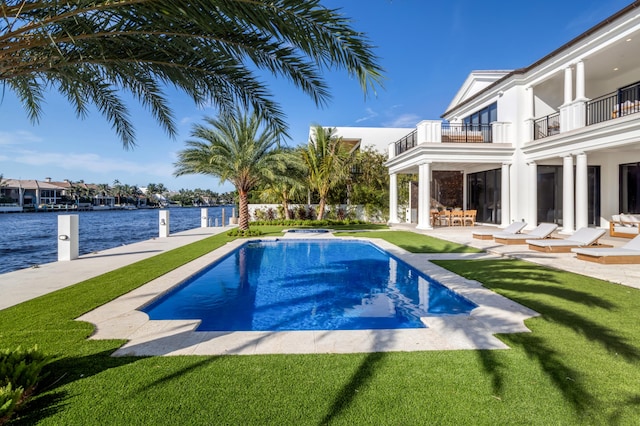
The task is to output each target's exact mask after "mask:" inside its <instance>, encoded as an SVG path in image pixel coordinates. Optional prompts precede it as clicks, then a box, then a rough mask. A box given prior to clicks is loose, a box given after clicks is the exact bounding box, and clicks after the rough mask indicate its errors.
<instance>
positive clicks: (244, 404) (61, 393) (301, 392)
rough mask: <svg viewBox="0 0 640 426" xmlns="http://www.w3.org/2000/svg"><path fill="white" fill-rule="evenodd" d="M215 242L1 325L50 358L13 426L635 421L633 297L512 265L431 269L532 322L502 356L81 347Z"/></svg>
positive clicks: (637, 349)
mask: <svg viewBox="0 0 640 426" xmlns="http://www.w3.org/2000/svg"><path fill="white" fill-rule="evenodd" d="M388 234H390V235H391V234H393V232H388ZM367 235H371V233H367ZM416 237H420V238H417V242H414V243H413V244H414V245H416V246H422V243H421V241H422V238H421V237H422V236H419V235H416ZM405 238H406V239H408V240H410V238H408V237H405ZM227 239H228V237H226V236H224V235H223V236H216V237H212V238H209V239H207V240H204V241H201V242H199V243H195V244H193V245H191V246H186V247H183V248H181V249H177V250H174V251H172V252H168V253H164V254H161V255H159V256H156V257H154V258H151V259H147V260H145V261H141V262H138V263H136V264H134V265H131V266H128V267H126V268H122V269H120V270H118V271H114V272H111V273H109V274H105V275H103V276H102V277H98V278H95V279H92V280H88V281H86V282H84V283H81V284H78V285H76V286H73V287H70V288H67V289H64V290H61V291H58V292H56V293H52V294H50V295H46V296H43V297H41V298H39V299H37V300H33V301H30V302H26V303H23V304H21V305H19V306H16V307H13V308H9V309H6V310H3V311H0V341H1V342H2V346H6V347H12V346H17V345H18V344H22V345H23V346H25V345H32V344H34V343H38V344H39V346H40V347H41V348H42V349H43V350H44V351H45V352H48V353H52V354H55V355H57V356H58V360H57V362H55V363H54V364H53V365H51V366H50V368H49V376H48V377H47V378H46V380H45V382H44V383H42V386H41V389H40V391H41V393H40V394H39V395H38V396H37V397H36V398H35V399H34V400H32V401H31V402H30V403H29V404H28V406H27V410H26V411H24V412H22V413H21V415H22V417H21V418H18V419H16V420H15V421H14V422H13V424H34V423H39V424H55V425H62V424H64V425H85V424H94V423H95V422H98V423H99V424H101V425H124V424H126V425H129V424H140V425H175V424H190V425H209V424H243V425H244V424H256V425H266V424H274V425H290V424H295V425H307V424H309V425H318V424H338V425H354V424H372V425H378V424H394V425H395V424H407V425H409V424H410V425H423V424H447V425H448V424H451V425H454V424H455V425H460V424H486V425H496V424H499V425H509V424H513V425H520V424H527V425H530V424H532V425H550V424H554V425H556V424H557V425H573V424H597V425H604V424H621V425H625V424H629V425H631V424H637V421H638V419H639V418H640V390H639V389H640V388H639V386H638V384H639V383H640V368H639V367H640V365H639V364H640V327H638V322H637V321H638V314H637V309H638V306H640V291H637V290H635V289H631V288H627V287H623V286H618V285H613V284H610V283H607V282H603V281H600V280H596V279H591V278H587V277H582V276H578V275H575V274H571V273H565V272H559V271H555V270H551V269H545V268H542V267H539V266H535V265H532V264H529V263H526V262H521V261H511V260H483V261H440V262H437V263H438V264H440V265H442V266H444V267H446V268H449V269H451V270H454V271H455V272H457V273H460V274H462V275H465V276H467V277H469V278H472V279H476V280H478V281H481V282H483V283H484V284H485V285H486V286H487V287H489V288H492V289H493V290H495V291H497V292H500V293H502V294H504V295H507V296H508V297H510V298H512V299H514V300H517V301H518V302H520V303H523V304H525V305H527V306H529V307H531V308H533V309H535V310H537V311H538V312H540V313H541V314H542V316H541V317H539V318H535V319H532V320H529V321H528V322H527V325H528V326H529V327H530V328H531V329H532V331H533V332H532V333H522V334H513V335H503V336H501V338H502V339H503V340H504V341H505V342H506V343H507V344H508V345H509V346H511V347H512V349H510V350H501V351H437V352H415V353H373V354H350V355H270V356H211V357H204V356H199V357H195V356H179V357H149V358H134V357H128V358H112V357H110V356H109V354H110V353H112V352H113V351H114V350H115V349H116V348H118V347H119V345H120V344H121V343H122V342H121V341H89V340H86V337H87V336H88V335H89V334H90V333H91V332H92V327H91V326H90V325H89V324H83V323H78V322H76V321H73V318H75V317H77V316H79V315H81V314H82V313H84V312H86V311H88V310H90V309H92V308H93V307H95V306H97V305H100V304H102V303H104V302H106V301H108V300H110V299H112V298H114V297H116V296H117V295H119V294H122V293H123V292H126V291H128V289H130V288H133V287H136V286H138V285H140V284H142V283H143V282H146V281H149V280H150V279H152V278H153V277H155V276H158V275H160V274H162V273H164V272H166V271H167V270H169V269H171V268H173V267H175V266H177V265H178V264H180V263H183V262H185V261H186V260H187V259H190V258H194V257H197V256H198V255H200V254H202V253H203V252H206V251H208V250H210V249H213V248H215V247H217V246H219V245H221V244H224V243H225V242H226V241H227Z"/></svg>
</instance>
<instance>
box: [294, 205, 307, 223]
mask: <svg viewBox="0 0 640 426" xmlns="http://www.w3.org/2000/svg"><path fill="white" fill-rule="evenodd" d="M296 219H298V220H306V219H307V207H306V206H303V205H299V206H298V208H297V209H296Z"/></svg>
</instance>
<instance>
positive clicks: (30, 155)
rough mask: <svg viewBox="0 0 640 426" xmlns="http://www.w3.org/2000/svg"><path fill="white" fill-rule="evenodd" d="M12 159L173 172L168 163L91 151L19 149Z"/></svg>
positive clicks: (108, 170) (33, 163)
mask: <svg viewBox="0 0 640 426" xmlns="http://www.w3.org/2000/svg"><path fill="white" fill-rule="evenodd" d="M12 161H13V162H15V163H20V164H25V165H28V166H36V167H38V166H56V167H60V168H62V169H64V170H73V171H82V170H86V171H89V172H91V173H110V174H115V173H119V172H121V173H132V174H149V175H154V176H162V177H168V176H171V174H172V173H173V166H172V165H171V164H168V163H167V164H164V163H155V164H150V163H148V162H140V163H138V162H132V161H127V160H122V159H119V158H108V157H102V156H100V155H97V154H92V153H80V154H77V153H69V154H66V153H58V152H36V151H21V152H20V153H19V154H16V155H15V156H14V157H13V158H12Z"/></svg>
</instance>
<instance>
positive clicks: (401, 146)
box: [396, 130, 418, 155]
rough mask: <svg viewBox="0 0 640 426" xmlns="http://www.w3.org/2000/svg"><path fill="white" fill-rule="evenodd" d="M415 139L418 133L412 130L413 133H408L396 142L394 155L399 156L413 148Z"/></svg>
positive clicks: (415, 142)
mask: <svg viewBox="0 0 640 426" xmlns="http://www.w3.org/2000/svg"><path fill="white" fill-rule="evenodd" d="M417 139H418V131H417V130H414V131H413V132H411V133H409V134H408V135H407V136H405V137H403V138H402V139H400V140H399V141H398V142H396V155H400V154H402V153H403V152H405V151H408V150H410V149H411V148H413V147H415V146H416V144H417Z"/></svg>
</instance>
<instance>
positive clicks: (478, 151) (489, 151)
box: [385, 143, 515, 174]
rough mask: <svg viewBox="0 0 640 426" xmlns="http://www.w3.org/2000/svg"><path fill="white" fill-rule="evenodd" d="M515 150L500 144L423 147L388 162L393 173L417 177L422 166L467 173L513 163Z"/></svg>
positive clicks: (433, 144)
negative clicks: (481, 166) (479, 167)
mask: <svg viewBox="0 0 640 426" xmlns="http://www.w3.org/2000/svg"><path fill="white" fill-rule="evenodd" d="M514 152H515V148H514V147H513V145H511V144H498V143H482V144H471V143H422V144H420V145H418V146H416V147H415V148H412V149H410V150H408V151H406V152H403V153H402V154H400V155H398V156H397V157H394V158H392V159H390V160H389V161H387V162H386V163H385V165H386V166H387V167H388V168H389V173H390V174H391V173H417V171H418V166H420V165H421V164H424V163H431V167H432V170H464V169H466V168H471V167H474V166H477V165H478V164H502V163H510V162H511V161H512V157H513V154H514Z"/></svg>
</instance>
